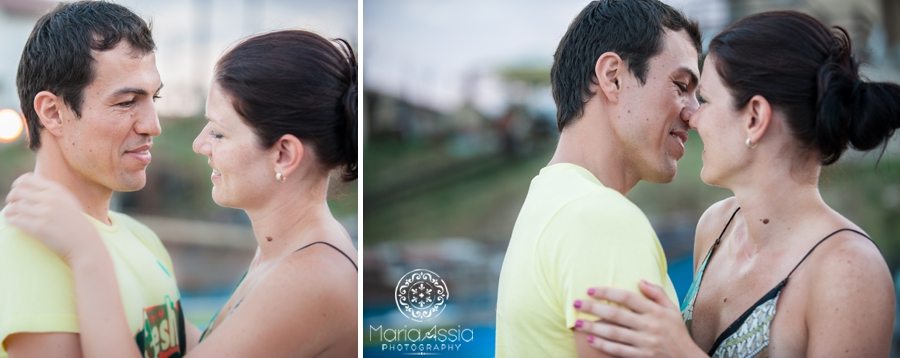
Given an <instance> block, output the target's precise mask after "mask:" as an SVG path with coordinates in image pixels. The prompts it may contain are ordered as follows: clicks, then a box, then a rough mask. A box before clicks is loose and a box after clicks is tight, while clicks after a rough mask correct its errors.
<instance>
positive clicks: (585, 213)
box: [554, 187, 649, 225]
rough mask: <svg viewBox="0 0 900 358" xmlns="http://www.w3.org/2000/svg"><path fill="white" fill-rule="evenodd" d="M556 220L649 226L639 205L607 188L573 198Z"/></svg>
mask: <svg viewBox="0 0 900 358" xmlns="http://www.w3.org/2000/svg"><path fill="white" fill-rule="evenodd" d="M554 219H555V220H563V221H566V220H569V221H572V220H575V221H578V222H581V223H591V224H595V225H608V224H615V223H621V224H645V223H646V224H649V221H648V219H647V216H646V215H645V214H644V212H643V211H642V210H641V209H640V208H639V207H638V206H637V205H635V204H634V203H633V202H631V200H628V198H626V197H625V196H623V195H622V194H620V193H619V192H616V191H614V190H612V189H609V188H605V187H600V188H597V189H595V190H590V191H586V192H584V193H582V194H581V195H579V196H577V197H573V198H571V199H570V200H568V201H567V202H566V203H565V204H564V205H562V206H560V207H559V209H558V210H557V211H556V213H555V214H554Z"/></svg>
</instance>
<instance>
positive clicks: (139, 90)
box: [112, 83, 163, 97]
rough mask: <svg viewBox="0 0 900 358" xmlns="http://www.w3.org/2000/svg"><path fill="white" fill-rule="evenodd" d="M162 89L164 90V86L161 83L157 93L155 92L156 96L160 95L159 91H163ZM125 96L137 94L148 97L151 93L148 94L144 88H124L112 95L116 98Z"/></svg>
mask: <svg viewBox="0 0 900 358" xmlns="http://www.w3.org/2000/svg"><path fill="white" fill-rule="evenodd" d="M162 88H163V84H162V83H160V84H159V88H157V89H156V92H154V94H158V93H159V91H160V90H162ZM123 94H136V95H141V96H146V95H148V94H149V93H147V91H146V90H144V89H143V88H136V87H123V88H119V89H117V90H116V91H115V92H113V94H112V95H113V96H114V97H115V96H121V95H123Z"/></svg>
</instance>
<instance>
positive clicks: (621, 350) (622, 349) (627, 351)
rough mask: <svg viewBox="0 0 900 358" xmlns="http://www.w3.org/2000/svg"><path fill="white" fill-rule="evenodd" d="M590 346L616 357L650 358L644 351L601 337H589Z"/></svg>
mask: <svg viewBox="0 0 900 358" xmlns="http://www.w3.org/2000/svg"><path fill="white" fill-rule="evenodd" d="M588 344H590V345H591V346H593V347H594V348H597V349H599V350H600V351H601V352H604V353H607V354H609V355H612V356H616V357H635V358H637V357H648V355H647V354H644V352H643V351H642V350H640V349H638V348H636V347H632V346H629V345H627V344H622V343H619V342H616V341H610V340H606V339H603V338H599V337H594V336H588Z"/></svg>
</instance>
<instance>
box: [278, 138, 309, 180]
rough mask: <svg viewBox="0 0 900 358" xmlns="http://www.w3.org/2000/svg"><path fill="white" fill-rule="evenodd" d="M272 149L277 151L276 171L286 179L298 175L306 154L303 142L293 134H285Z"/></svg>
mask: <svg viewBox="0 0 900 358" xmlns="http://www.w3.org/2000/svg"><path fill="white" fill-rule="evenodd" d="M272 148H273V149H274V150H275V152H274V155H275V171H276V172H278V173H281V174H282V175H284V177H285V178H287V177H289V176H291V174H294V173H296V171H297V169H298V168H299V167H300V164H301V163H302V162H303V158H304V155H305V154H306V153H305V152H306V148H305V147H304V146H303V142H301V141H300V139H299V138H297V137H295V136H294V135H292V134H285V135H283V136H281V138H278V140H277V141H276V142H275V145H274V146H272Z"/></svg>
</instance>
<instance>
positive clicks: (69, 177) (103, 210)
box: [34, 148, 112, 224]
mask: <svg viewBox="0 0 900 358" xmlns="http://www.w3.org/2000/svg"><path fill="white" fill-rule="evenodd" d="M47 149H49V148H42V149H41V150H39V151H38V153H37V160H36V162H35V166H34V173H35V174H37V175H39V176H41V177H44V178H47V179H50V180H53V181H55V182H57V183H59V184H61V185H62V186H64V187H65V188H66V189H68V190H69V192H71V193H72V194H73V195H75V198H76V199H78V202H79V203H80V204H81V209H82V210H83V211H84V213H86V214H88V215H89V216H91V217H93V218H94V219H97V220H98V221H100V222H102V223H106V224H112V222H111V221H110V219H109V202H110V199H112V190H110V189H109V188H107V187H104V186H102V185H99V184H97V183H95V182H92V181H90V180H88V179H87V178H85V177H84V176H82V175H81V174H79V173H78V172H76V171H74V170H72V168H71V167H69V165H68V164H67V163H66V162H65V161H64V160H62V157H61V156H59V155H51V154H49V153H42V152H44V151H45V150H47Z"/></svg>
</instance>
